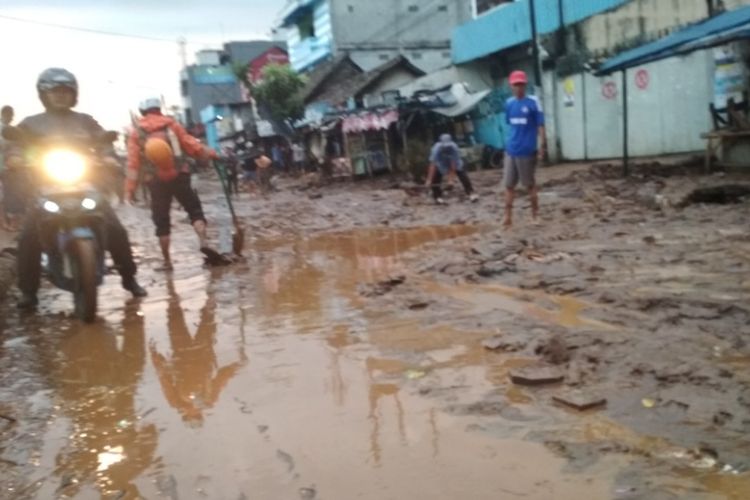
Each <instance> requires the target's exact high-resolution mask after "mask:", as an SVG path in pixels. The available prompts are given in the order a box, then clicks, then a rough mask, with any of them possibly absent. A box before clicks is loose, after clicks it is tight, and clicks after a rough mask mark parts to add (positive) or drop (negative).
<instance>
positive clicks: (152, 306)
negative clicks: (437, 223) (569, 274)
mask: <svg viewBox="0 0 750 500" xmlns="http://www.w3.org/2000/svg"><path fill="white" fill-rule="evenodd" d="M480 230H481V228H479V227H473V226H445V227H424V228H418V229H406V230H390V229H373V230H358V231H349V232H339V233H329V234H323V235H317V236H313V237H303V236H299V237H295V236H290V237H283V238H276V239H261V240H255V241H253V242H252V245H251V252H250V253H251V254H252V257H251V258H250V259H249V260H248V262H247V263H245V264H240V265H237V266H233V267H230V268H224V269H214V270H206V269H202V268H201V267H200V261H199V259H198V257H197V256H194V255H193V253H192V250H191V245H192V242H191V241H183V240H178V242H177V243H176V254H177V256H176V260H177V261H178V270H177V271H176V272H175V273H174V274H173V275H159V274H155V273H154V272H153V271H150V270H149V266H150V263H152V262H154V261H155V257H154V256H155V255H156V249H155V248H154V247H153V246H147V247H143V248H140V249H139V253H140V254H141V259H142V261H143V262H144V263H145V265H144V267H143V270H142V272H141V275H142V277H143V279H144V281H145V284H146V285H147V286H148V288H149V292H150V296H149V297H148V298H147V299H145V300H143V301H142V302H137V301H129V300H127V298H126V296H125V294H124V292H122V291H121V290H119V288H118V287H117V286H116V285H117V280H116V279H114V278H110V279H109V280H108V283H107V285H106V286H105V287H104V288H103V289H102V292H101V293H102V301H101V302H102V308H101V318H100V320H99V321H98V322H97V323H96V324H95V325H92V326H85V325H81V324H79V323H77V322H75V321H73V320H71V319H69V318H68V317H67V312H68V311H69V310H70V304H69V299H68V298H67V297H65V296H62V295H61V294H59V293H58V292H55V291H51V290H47V291H45V292H44V294H43V297H42V300H43V301H44V303H45V304H49V305H47V306H45V307H44V308H43V309H42V310H41V311H40V312H39V314H38V315H37V316H35V317H26V318H19V317H18V316H17V314H16V313H15V311H12V310H11V309H10V308H9V307H8V306H7V305H6V306H5V307H6V309H5V310H4V311H3V315H4V319H3V325H2V328H3V333H2V337H0V340H2V347H1V348H0V360H1V359H3V358H5V360H6V363H4V364H3V366H4V367H8V366H9V365H12V366H13V370H12V371H10V372H6V373H5V374H4V375H3V380H5V381H6V382H5V384H4V389H2V390H0V401H3V404H2V406H0V410H1V411H0V413H2V414H4V415H6V416H8V417H11V418H12V419H13V420H14V421H9V422H10V423H9V424H7V425H6V426H5V427H2V426H0V432H2V437H3V443H2V445H1V446H2V453H0V462H1V463H0V465H2V469H0V471H2V475H1V476H0V485H2V491H1V492H0V497H1V498H9V499H10V498H38V499H51V498H76V499H96V498H106V499H137V498H147V499H152V498H169V499H178V498H179V499H193V498H196V499H200V498H211V499H231V500H236V499H250V498H253V499H255V498H257V499H299V498H301V499H343V500H349V499H355V498H358V499H365V500H368V499H372V500H384V499H394V500H395V499H397V500H408V499H414V500H422V499H446V500H448V499H477V500H480V499H506V498H507V499H514V498H524V499H539V500H547V499H556V500H564V499H571V500H578V499H582V498H590V499H620V498H644V499H645V498H700V499H724V498H727V499H737V500H740V499H745V498H750V486H749V485H750V481H748V478H747V477H746V476H742V475H737V474H734V475H722V474H718V473H716V472H715V471H714V470H712V469H710V468H706V469H700V468H696V467H692V466H691V464H690V463H688V460H687V458H686V459H685V460H684V463H683V462H680V463H677V464H676V465H675V467H674V468H670V469H669V470H664V471H662V472H663V474H661V475H660V476H659V477H657V478H656V479H653V480H652V481H651V482H650V483H649V480H648V479H644V478H646V476H648V477H649V478H653V474H650V473H649V472H648V459H647V458H644V456H642V455H640V456H628V455H622V454H621V455H604V454H602V456H601V458H600V459H599V460H596V461H595V462H592V463H590V464H588V465H587V466H586V467H571V462H570V459H569V458H566V457H565V456H564V455H563V454H561V453H559V450H558V451H557V452H556V450H554V449H553V448H552V447H550V446H546V445H545V444H544V443H543V442H542V440H538V439H531V437H532V436H531V434H532V433H533V432H534V431H536V430H546V431H550V432H559V433H562V434H564V433H571V434H576V435H579V436H580V437H581V439H582V440H584V441H586V440H589V441H594V440H600V439H602V437H603V436H604V437H606V438H608V439H613V438H614V437H617V439H618V440H620V441H625V442H628V443H630V445H631V446H633V448H637V447H640V449H648V450H651V452H652V453H654V454H658V453H671V452H673V451H672V450H671V448H670V445H669V443H666V442H663V441H662V440H659V439H658V438H655V437H654V438H650V437H646V436H640V435H637V434H636V433H634V432H632V431H629V430H628V429H625V428H622V427H621V426H619V425H617V424H615V423H613V422H611V421H609V420H608V419H606V418H605V417H603V416H601V415H597V414H596V413H594V414H583V415H579V414H573V413H566V412H563V413H564V414H565V417H564V418H565V419H567V420H563V421H561V420H560V419H559V417H553V416H551V415H548V414H546V413H545V412H544V411H541V410H539V409H538V408H536V407H535V405H534V402H535V400H536V395H535V394H534V393H533V391H526V390H523V389H519V388H518V387H515V386H512V385H511V384H510V383H509V382H508V371H509V370H510V369H512V368H515V367H521V366H525V365H526V364H529V363H530V362H531V360H528V359H524V358H521V357H513V356H512V355H495V354H490V353H487V352H486V351H485V350H484V349H483V348H482V347H481V340H482V339H484V338H486V337H487V336H488V335H491V334H492V333H493V332H492V331H483V330H481V329H478V330H477V331H470V330H468V329H467V330H458V329H455V328H454V327H451V326H447V325H444V324H441V322H440V321H439V314H438V313H436V318H434V320H433V321H425V320H424V319H423V316H419V317H417V316H410V315H409V314H404V313H403V312H399V313H395V312H393V311H391V310H388V309H381V310H373V308H372V307H367V306H366V304H365V300H364V299H363V296H362V294H361V293H360V292H361V287H362V286H363V285H366V284H372V283H376V282H379V281H383V280H388V279H391V278H393V277H394V276H399V275H401V274H406V275H408V274H409V273H408V269H409V266H408V262H409V259H412V260H413V259H418V258H419V254H420V252H421V251H422V250H423V249H424V248H425V245H429V244H430V243H432V242H437V241H441V240H446V239H454V238H462V237H465V236H468V235H471V234H474V233H475V232H477V231H480ZM423 286H424V288H425V289H426V290H427V289H429V290H430V291H432V292H435V291H436V290H437V291H441V293H443V294H445V295H446V296H451V297H452V298H453V299H454V300H457V301H460V302H463V303H465V309H466V314H474V315H480V316H481V315H482V314H483V311H485V310H487V308H493V307H499V308H504V309H507V310H509V311H515V312H519V311H520V312H526V313H528V314H530V315H532V316H534V317H536V318H539V319H540V320H543V321H549V322H551V323H559V324H562V325H565V326H570V327H575V326H583V327H589V326H595V327H600V328H608V327H609V325H606V324H603V323H602V322H599V321H596V320H593V319H590V318H587V317H586V315H585V309H586V307H587V304H585V303H580V302H577V301H573V300H570V299H555V298H554V297H541V296H534V295H532V296H531V297H523V296H521V292H520V291H516V290H513V289H503V288H495V289H492V288H487V287H480V286H472V285H464V286H460V287H447V286H446V285H445V284H437V283H424V284H423ZM441 287H443V288H442V289H441ZM733 361H735V362H738V363H739V362H741V361H742V360H733ZM745 361H746V360H745ZM487 394H496V395H498V396H499V397H500V398H501V400H502V401H503V403H502V406H501V408H500V410H499V415H500V417H499V418H498V416H497V414H498V412H496V411H494V409H493V408H489V410H491V411H484V410H485V408H484V407H481V406H479V407H477V406H474V407H472V404H471V402H474V401H477V400H479V399H482V398H483V397H484V396H486V395H487ZM14 396H15V397H16V398H23V399H24V401H23V402H19V403H18V404H13V402H12V400H13V397H14ZM26 420H30V422H27V421H26ZM0 425H3V422H0ZM674 453H677V451H674ZM644 484H647V485H648V484H652V485H653V484H658V485H659V488H658V493H655V494H654V495H652V496H651V495H649V494H648V493H644V491H648V489H646V490H644V489H643V485H644ZM691 495H692V496H691Z"/></svg>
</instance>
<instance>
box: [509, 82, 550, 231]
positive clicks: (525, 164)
mask: <svg viewBox="0 0 750 500" xmlns="http://www.w3.org/2000/svg"><path fill="white" fill-rule="evenodd" d="M510 85H511V88H512V89H513V97H511V98H510V99H508V102H507V103H506V105H505V115H506V119H507V121H508V125H510V135H509V137H508V143H507V144H506V147H505V174H504V179H503V185H504V186H505V221H504V222H503V225H504V226H505V227H506V228H510V227H512V226H513V200H514V199H515V189H516V186H517V185H518V183H519V182H520V183H521V184H523V186H524V187H525V188H526V189H528V190H529V197H530V198H531V215H532V217H533V220H534V222H535V223H536V222H537V220H538V217H539V189H538V187H537V184H536V165H537V159H539V160H542V159H544V153H545V149H546V136H545V131H544V112H543V111H542V106H541V104H540V103H539V100H538V99H537V98H536V97H534V96H528V95H526V86H527V85H528V78H527V76H526V73H524V72H523V71H514V72H513V73H511V75H510Z"/></svg>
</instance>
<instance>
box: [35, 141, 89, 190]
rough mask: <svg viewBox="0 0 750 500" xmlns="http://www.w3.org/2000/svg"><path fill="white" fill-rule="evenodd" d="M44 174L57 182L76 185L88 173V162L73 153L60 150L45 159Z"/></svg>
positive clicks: (48, 154)
mask: <svg viewBox="0 0 750 500" xmlns="http://www.w3.org/2000/svg"><path fill="white" fill-rule="evenodd" d="M42 165H43V166H44V173H45V174H46V175H47V177H49V178H50V179H52V180H53V181H55V182H59V183H61V184H74V183H76V182H78V181H80V180H81V178H83V175H84V174H85V173H86V160H85V158H84V157H83V156H81V155H80V154H78V153H74V152H73V151H66V150H64V149H59V150H55V151H50V152H49V153H47V154H46V155H45V157H44V162H43V164H42Z"/></svg>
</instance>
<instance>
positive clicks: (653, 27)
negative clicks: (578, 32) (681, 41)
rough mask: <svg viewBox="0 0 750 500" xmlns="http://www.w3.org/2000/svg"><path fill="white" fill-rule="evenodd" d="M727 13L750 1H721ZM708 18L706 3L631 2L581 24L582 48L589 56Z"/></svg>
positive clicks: (674, 0) (688, 0)
mask: <svg viewBox="0 0 750 500" xmlns="http://www.w3.org/2000/svg"><path fill="white" fill-rule="evenodd" d="M724 5H725V6H726V8H727V9H733V8H736V7H739V6H742V5H750V0H724ZM706 17H708V3H707V2H706V0H631V1H630V2H628V3H626V4H624V5H623V6H621V7H620V8H618V9H615V10H612V11H610V12H607V13H602V14H599V15H597V16H594V17H592V18H589V19H587V20H585V21H583V22H582V23H581V29H582V33H583V35H584V37H585V40H586V46H587V48H588V49H589V50H591V51H592V52H597V51H604V50H611V49H612V48H614V47H616V46H618V45H620V44H622V43H625V42H628V41H632V40H635V39H638V38H639V37H642V36H645V37H647V38H658V37H660V36H661V35H663V34H665V33H666V32H667V31H668V30H672V29H674V28H676V27H679V26H682V25H686V24H690V23H694V22H696V21H700V20H702V19H705V18H706Z"/></svg>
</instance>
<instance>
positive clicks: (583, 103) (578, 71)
mask: <svg viewBox="0 0 750 500" xmlns="http://www.w3.org/2000/svg"><path fill="white" fill-rule="evenodd" d="M534 1H535V7H536V24H537V29H538V33H539V35H540V46H541V49H542V50H541V51H540V52H541V64H540V65H541V70H542V71H541V74H542V84H543V85H542V87H543V94H542V95H541V96H540V97H542V99H543V102H544V107H545V112H546V113H547V125H548V126H547V133H548V143H549V145H550V153H551V155H552V157H553V158H562V159H569V160H580V159H603V158H615V157H619V156H621V155H622V153H623V145H624V135H625V134H624V128H623V120H622V117H623V114H624V104H623V94H624V92H623V90H624V86H623V83H624V80H623V78H625V79H626V81H627V83H628V87H629V92H628V99H627V110H628V115H629V116H630V119H631V123H630V125H629V128H628V130H629V133H628V137H629V140H628V142H629V149H630V154H632V155H634V156H650V155H661V154H671V153H686V152H696V151H699V150H702V149H703V148H704V147H705V146H704V141H703V140H702V139H701V134H702V133H703V132H707V131H708V130H710V129H711V128H712V124H711V120H710V113H709V105H710V104H712V103H714V102H718V94H717V90H716V89H717V88H718V86H719V84H718V83H716V82H717V81H718V79H719V77H720V73H721V72H722V71H723V72H726V69H725V68H721V69H720V67H719V66H720V63H719V62H718V61H719V60H718V59H717V57H718V56H717V53H718V52H719V51H718V49H713V48H709V49H704V50H699V51H696V52H693V53H690V54H689V55H684V56H681V57H673V58H670V59H664V60H660V61H658V62H652V63H648V62H644V63H643V64H641V65H640V66H639V67H636V68H632V69H630V70H629V71H628V72H627V73H626V74H624V75H620V74H616V75H599V74H598V73H597V71H596V69H597V68H598V67H599V65H600V64H602V63H603V62H604V61H606V60H607V59H608V58H610V57H613V56H616V55H617V54H620V53H622V52H624V51H627V50H628V49H631V48H634V47H639V46H643V45H645V44H648V43H649V42H651V41H653V40H658V39H662V38H663V37H665V36H666V35H668V34H669V33H672V32H675V31H678V30H680V29H682V28H684V27H685V26H687V25H691V24H694V23H698V22H702V21H704V20H706V19H707V18H709V17H710V16H712V15H716V14H717V13H718V12H720V11H721V10H724V9H726V10H732V9H737V8H740V7H741V6H743V5H745V6H747V5H750V0H721V1H719V0H680V1H679V2H665V1H663V0H587V1H585V2H582V1H579V0H534ZM529 7H530V5H529V0H517V1H515V2H510V3H506V4H502V5H498V6H495V7H494V8H492V9H489V10H487V11H486V12H484V13H482V14H481V15H479V16H478V17H477V18H476V19H474V20H473V21H470V22H468V23H466V24H464V25H462V26H459V27H457V28H456V29H455V30H454V36H453V44H452V46H453V62H454V63H455V64H456V65H458V66H459V67H462V68H468V67H472V68H477V67H479V68H481V69H482V71H484V72H486V73H487V74H489V75H490V77H491V80H490V81H491V85H492V86H493V87H494V89H493V90H494V93H495V94H496V95H497V96H498V99H497V101H498V102H500V103H502V102H503V98H504V97H505V96H509V95H510V90H509V86H508V84H507V77H508V75H509V74H510V72H511V71H512V70H514V69H523V70H526V71H527V72H528V73H529V74H533V72H534V68H535V64H534V61H533V60H532V58H531V57H530V52H531V51H530V50H529V48H530V45H531V23H530V8H529ZM721 52H722V55H721V57H722V58H725V59H726V54H725V52H726V50H725V49H722V50H721ZM730 52H731V53H732V54H734V55H733V56H732V57H733V58H734V59H736V60H738V61H743V60H747V56H746V55H747V54H748V53H750V47H748V43H747V42H736V43H735V44H734V46H733V47H731V50H730ZM721 64H722V65H724V66H726V65H725V64H724V63H721ZM733 71H734V70H733ZM737 72H738V73H741V72H742V71H740V69H737ZM744 72H745V76H744V85H745V89H747V82H748V79H747V69H746V68H745V70H744ZM497 113H498V119H497V120H495V122H496V123H498V124H502V123H504V120H503V119H502V113H503V109H502V106H499V107H497ZM490 118H491V117H486V119H487V123H491V122H492V120H491V119H490ZM477 129H479V127H477ZM636 132H637V133H636ZM484 133H485V134H490V135H491V134H494V135H495V138H494V140H493V143H499V144H503V143H504V139H503V134H504V131H503V129H502V127H498V126H494V127H493V126H489V127H487V128H486V129H484Z"/></svg>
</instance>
